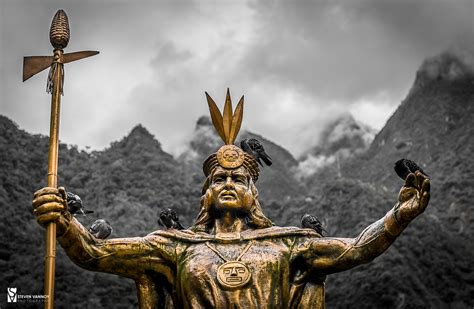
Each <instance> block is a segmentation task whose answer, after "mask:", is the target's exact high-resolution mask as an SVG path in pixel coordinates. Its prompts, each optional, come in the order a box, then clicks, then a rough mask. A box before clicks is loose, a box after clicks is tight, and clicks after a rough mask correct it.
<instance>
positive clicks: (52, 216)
mask: <svg viewBox="0 0 474 309" xmlns="http://www.w3.org/2000/svg"><path fill="white" fill-rule="evenodd" d="M60 216H61V214H60V213H58V212H49V213H46V214H44V215H41V216H38V217H36V221H37V222H38V223H39V224H41V225H46V224H48V223H51V222H56V221H58V219H59V217H60Z"/></svg>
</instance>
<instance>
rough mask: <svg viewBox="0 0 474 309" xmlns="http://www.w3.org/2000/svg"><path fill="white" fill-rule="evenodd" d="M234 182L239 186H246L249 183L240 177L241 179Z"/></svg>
mask: <svg viewBox="0 0 474 309" xmlns="http://www.w3.org/2000/svg"><path fill="white" fill-rule="evenodd" d="M234 182H235V183H238V184H241V185H245V184H247V182H246V181H245V179H243V178H240V177H239V178H236V179H234Z"/></svg>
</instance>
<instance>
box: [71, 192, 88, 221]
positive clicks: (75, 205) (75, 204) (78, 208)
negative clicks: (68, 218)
mask: <svg viewBox="0 0 474 309" xmlns="http://www.w3.org/2000/svg"><path fill="white" fill-rule="evenodd" d="M67 207H68V209H69V212H70V213H71V215H76V213H78V212H80V213H81V214H82V215H84V216H85V215H86V214H91V213H93V211H92V210H86V209H85V208H84V206H83V205H82V200H81V198H80V197H79V195H76V194H74V193H72V192H67Z"/></svg>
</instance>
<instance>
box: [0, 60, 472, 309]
mask: <svg viewBox="0 0 474 309" xmlns="http://www.w3.org/2000/svg"><path fill="white" fill-rule="evenodd" d="M473 76H474V75H473V74H472V72H471V71H469V70H468V69H467V67H466V66H465V65H464V63H463V62H462V61H461V60H459V59H457V58H456V57H453V56H451V55H449V54H446V55H442V56H440V57H438V58H433V59H430V60H428V61H427V62H425V63H424V64H423V66H422V67H421V68H420V69H419V71H418V73H417V76H416V80H415V84H414V86H413V88H412V90H411V91H410V93H409V94H408V96H407V98H406V99H405V100H404V101H403V102H402V104H401V105H400V106H399V108H398V109H397V111H396V112H395V113H394V114H393V115H392V117H391V118H390V119H389V120H388V122H387V124H386V126H385V127H384V128H383V129H382V130H381V131H380V132H379V133H378V134H377V135H376V137H375V139H374V140H373V142H372V143H371V145H370V147H369V148H368V150H364V151H362V150H361V151H355V152H354V153H352V154H351V155H350V156H348V157H347V159H346V160H345V161H343V162H339V163H340V164H328V165H326V166H325V167H324V168H322V169H320V170H317V171H316V172H315V173H314V174H312V175H310V176H307V177H304V178H297V177H295V175H296V173H297V168H298V164H299V163H300V162H298V161H297V160H296V159H295V158H293V157H292V156H291V154H290V153H289V152H288V151H286V150H285V149H284V148H282V147H280V146H278V145H277V144H275V143H273V142H271V141H268V140H267V139H265V138H264V137H262V136H259V135H257V134H255V133H251V132H242V133H241V134H240V135H239V137H238V138H237V140H238V141H240V140H241V139H243V138H248V137H255V138H257V139H259V140H261V141H262V143H263V144H264V146H265V149H266V150H267V152H268V153H269V154H270V156H271V157H272V159H273V161H274V165H272V166H271V167H264V168H263V169H262V171H261V177H260V179H259V181H258V182H257V186H258V188H259V192H260V198H261V202H262V207H263V211H264V212H265V214H266V215H267V216H268V217H269V218H271V219H272V220H273V221H274V222H275V223H276V224H277V225H299V221H300V218H301V215H303V214H304V213H312V214H316V215H317V216H318V217H319V218H320V219H322V221H323V222H324V224H325V226H326V229H327V230H328V234H329V236H341V237H355V236H357V234H358V233H360V232H361V231H362V230H363V229H364V227H365V226H367V225H368V224H370V223H371V222H373V221H375V220H377V219H378V218H380V217H382V216H383V215H384V214H385V213H386V211H388V210H389V209H390V208H391V207H392V206H393V205H394V204H395V203H396V200H397V194H398V190H399V188H400V186H401V185H402V181H401V180H400V179H399V178H398V177H397V176H396V174H395V173H394V172H393V169H392V166H393V163H394V162H395V161H396V160H398V159H400V158H409V159H412V160H414V161H416V162H418V163H420V165H421V166H422V167H423V169H424V170H425V171H426V172H427V173H428V174H429V176H430V177H431V180H432V198H431V202H430V206H429V208H428V209H427V210H426V212H425V213H424V214H423V215H422V216H421V217H420V218H417V219H416V220H415V221H414V222H413V223H412V224H411V225H410V226H409V227H408V228H407V230H406V231H405V232H404V233H403V234H402V235H401V236H400V238H399V239H398V240H397V241H396V242H395V244H394V245H393V246H392V247H391V248H390V249H389V250H388V251H387V252H386V253H385V254H383V255H382V256H381V257H379V258H377V259H376V260H375V261H374V262H372V263H370V264H367V265H364V266H360V267H357V268H355V269H353V270H351V271H347V272H344V273H340V274H334V275H331V276H329V277H328V279H327V283H326V287H327V307H328V308H446V307H449V308H466V307H467V308H469V306H472V299H474V273H473V267H472V261H474V245H473V242H472V240H471V238H472V236H473V220H474V219H473V209H472V204H473V200H474V193H473V192H474V183H473V179H474V159H473V156H472V153H473V151H474V149H473V148H474V140H473V136H474V122H473V121H472V119H474V78H473ZM210 125H211V124H210V121H209V119H208V118H207V117H203V118H200V119H199V120H198V122H197V125H196V129H195V132H194V134H193V136H192V138H191V140H190V142H189V147H188V149H187V150H186V151H185V152H184V153H183V155H182V156H181V157H179V158H176V159H175V158H173V157H172V156H171V155H169V154H167V153H166V152H164V151H163V150H162V148H161V145H160V143H159V142H158V141H157V140H156V139H155V138H154V137H153V136H152V135H151V134H150V133H149V132H148V131H147V130H146V129H145V128H144V127H142V126H141V125H138V126H136V127H135V128H133V129H132V130H131V132H130V133H129V134H128V135H127V136H126V137H124V138H123V139H122V140H120V141H117V142H113V143H112V144H111V145H110V147H108V148H107V149H105V150H103V151H95V152H92V153H86V152H84V151H80V150H78V149H77V148H76V147H74V146H68V145H64V144H61V145H60V166H59V183H60V184H61V185H64V186H66V189H67V190H68V191H72V192H75V193H77V194H78V195H80V196H81V198H82V199H83V201H84V204H85V206H86V207H87V208H89V209H92V210H94V211H95V212H94V213H93V214H91V215H89V216H88V217H82V216H78V217H77V218H78V219H79V220H80V221H81V222H82V223H83V224H84V225H89V224H90V223H91V222H92V221H94V220H95V219H96V218H105V219H107V220H108V221H109V222H110V223H111V224H112V226H113V227H114V233H113V235H112V237H128V236H143V235H146V234H148V233H149V232H151V231H153V230H155V229H157V228H158V226H157V223H156V218H157V213H158V212H159V211H160V210H161V209H162V208H164V207H172V208H174V209H175V210H176V211H177V212H178V213H179V215H180V216H181V218H182V221H183V223H184V225H185V226H189V225H191V224H192V222H193V219H194V217H195V216H196V214H197V212H198V210H199V198H200V193H201V186H202V183H203V181H204V177H203V174H202V162H203V160H204V159H205V157H207V155H209V154H210V153H211V152H213V151H215V150H216V149H217V148H218V147H219V145H220V142H219V138H218V136H217V135H216V134H215V133H214V131H213V130H212V127H211V126H210ZM354 129H356V128H355V127H354ZM328 130H329V129H328ZM346 141H348V142H350V141H349V140H346ZM47 146H48V139H47V138H46V137H44V136H40V135H32V134H29V133H27V132H25V131H23V130H21V129H20V128H19V127H18V126H17V125H16V124H15V123H14V122H12V121H11V120H9V119H8V118H6V117H3V116H0V167H1V171H2V173H1V174H0V206H1V209H2V210H3V216H2V217H3V218H4V219H3V220H2V221H0V231H1V232H0V233H1V234H0V235H1V237H0V243H1V245H0V278H1V282H2V286H1V293H0V294H1V296H0V297H3V298H4V299H6V295H5V294H6V292H5V291H6V287H17V288H18V291H19V293H25V294H42V285H43V279H42V277H43V250H44V249H43V248H44V243H43V238H44V237H43V234H44V232H43V231H44V230H43V229H42V228H41V227H39V226H38V225H37V224H36V222H35V220H34V218H33V215H32V214H31V198H32V194H33V192H34V191H35V190H36V189H38V188H40V187H42V186H44V185H45V184H46V162H47ZM365 148H366V145H364V146H363V147H361V148H360V149H365ZM320 149H322V148H320ZM324 151H326V152H325V154H327V155H330V152H329V150H327V149H326V150H324ZM320 153H322V150H321V151H320ZM56 305H57V307H58V308H130V307H133V306H136V305H137V300H136V295H135V287H134V283H133V282H132V281H130V280H127V279H122V278H119V277H116V276H113V275H108V274H100V273H92V272H89V271H86V270H83V269H80V268H79V267H77V266H75V265H74V264H73V263H72V262H71V261H69V259H68V258H67V257H66V256H65V254H64V252H63V251H62V249H60V248H58V258H57V266H56Z"/></svg>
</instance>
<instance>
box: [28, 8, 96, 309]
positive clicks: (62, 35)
mask: <svg viewBox="0 0 474 309" xmlns="http://www.w3.org/2000/svg"><path fill="white" fill-rule="evenodd" d="M69 36H70V32H69V23H68V18H67V15H66V13H65V12H64V11H63V10H59V11H57V12H56V14H55V15H54V17H53V21H52V22H51V29H50V32H49V40H50V42H51V44H52V45H53V47H54V55H53V56H31V57H24V59H23V81H25V80H27V79H29V78H30V77H31V76H33V75H35V74H37V73H39V72H41V71H43V70H45V69H47V68H48V67H49V68H50V69H49V74H48V82H47V86H46V92H48V93H51V121H50V131H49V132H50V133H49V151H48V187H54V188H57V186H58V150H59V138H58V134H59V110H60V101H61V95H62V94H63V85H64V63H68V62H72V61H76V60H80V59H83V58H86V57H90V56H94V55H97V54H98V53H99V52H98V51H80V52H75V53H68V54H64V52H63V49H64V48H65V47H66V46H67V44H68V43H69ZM55 259H56V223H54V222H53V223H49V224H48V225H47V227H46V253H45V271H44V272H45V274H44V294H45V295H47V297H46V301H45V306H44V307H45V308H53V307H54V273H55Z"/></svg>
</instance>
